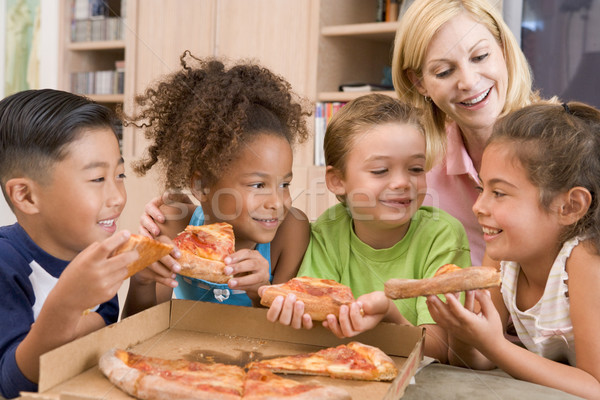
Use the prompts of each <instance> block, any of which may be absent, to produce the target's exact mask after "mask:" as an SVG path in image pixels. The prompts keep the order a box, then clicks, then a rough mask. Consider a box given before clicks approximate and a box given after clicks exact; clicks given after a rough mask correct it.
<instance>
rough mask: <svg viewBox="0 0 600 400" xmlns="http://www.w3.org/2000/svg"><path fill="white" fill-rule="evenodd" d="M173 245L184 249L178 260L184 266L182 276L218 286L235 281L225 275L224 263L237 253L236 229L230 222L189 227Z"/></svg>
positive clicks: (174, 240)
mask: <svg viewBox="0 0 600 400" xmlns="http://www.w3.org/2000/svg"><path fill="white" fill-rule="evenodd" d="M173 243H175V245H176V246H177V247H178V248H179V250H181V257H180V258H179V259H178V260H177V261H178V262H179V264H180V265H181V271H180V272H179V274H180V275H184V276H189V277H191V278H196V279H204V280H206V281H210V282H215V283H227V281H228V280H229V279H231V278H232V276H231V275H226V274H225V273H224V272H223V270H224V269H225V263H224V262H223V260H225V257H227V256H228V255H230V254H232V253H233V252H235V237H234V235H233V227H232V226H231V225H229V224H228V223H225V222H218V223H214V224H209V225H202V226H192V225H189V226H188V227H187V228H185V230H184V231H183V232H181V233H180V234H179V235H177V237H175V239H173Z"/></svg>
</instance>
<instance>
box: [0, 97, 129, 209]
mask: <svg viewBox="0 0 600 400" xmlns="http://www.w3.org/2000/svg"><path fill="white" fill-rule="evenodd" d="M116 123H117V119H116V117H115V115H114V113H113V112H112V111H111V110H110V109H109V108H107V107H105V106H103V105H100V104H97V103H94V102H93V101H91V100H89V99H87V98H85V97H82V96H79V95H75V94H72V93H68V92H63V91H60V90H54V89H41V90H25V91H22V92H18V93H15V94H13V95H11V96H8V97H6V98H5V99H3V100H2V101H0V183H1V184H2V193H3V194H4V198H5V199H6V201H7V203H8V204H9V206H10V207H11V209H12V203H11V201H10V199H9V198H8V196H7V193H6V190H5V185H6V182H7V181H8V180H9V179H12V178H14V177H19V176H27V177H29V178H31V179H34V180H35V181H36V182H40V183H42V184H43V183H45V182H46V180H47V179H48V176H49V173H50V172H51V170H52V166H53V165H54V163H56V162H58V161H61V160H62V159H64V157H65V156H66V155H67V153H66V147H67V145H68V144H70V143H72V142H73V141H75V140H76V139H77V138H78V137H79V134H80V133H81V132H82V131H83V130H85V129H90V128H103V127H107V128H110V129H111V130H112V131H113V132H115V126H116Z"/></svg>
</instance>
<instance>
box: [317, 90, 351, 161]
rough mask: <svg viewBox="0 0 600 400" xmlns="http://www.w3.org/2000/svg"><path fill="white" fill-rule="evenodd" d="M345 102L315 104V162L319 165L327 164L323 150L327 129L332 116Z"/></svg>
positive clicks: (320, 102)
mask: <svg viewBox="0 0 600 400" xmlns="http://www.w3.org/2000/svg"><path fill="white" fill-rule="evenodd" d="M344 104H346V103H344V102H339V101H333V102H329V101H328V102H322V101H319V102H317V103H316V104H315V151H314V152H315V159H314V164H315V165H317V166H324V165H325V153H324V152H323V141H324V139H325V131H326V130H327V124H328V123H329V121H330V120H331V117H333V116H334V115H335V113H336V112H337V111H338V110H339V109H340V108H342V107H343V106H344Z"/></svg>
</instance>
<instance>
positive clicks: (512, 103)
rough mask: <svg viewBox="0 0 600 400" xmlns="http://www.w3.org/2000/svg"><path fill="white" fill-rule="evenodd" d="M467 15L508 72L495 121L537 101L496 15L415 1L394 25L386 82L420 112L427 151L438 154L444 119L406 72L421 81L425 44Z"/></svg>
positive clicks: (480, 4) (476, 6) (468, 5)
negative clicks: (482, 28) (487, 38)
mask: <svg viewBox="0 0 600 400" xmlns="http://www.w3.org/2000/svg"><path fill="white" fill-rule="evenodd" d="M462 12H468V13H469V14H471V15H472V17H473V18H474V19H475V20H476V21H478V22H479V23H481V24H483V25H484V26H485V27H486V28H487V29H488V30H489V31H490V32H491V34H492V35H493V36H494V38H495V39H496V41H497V42H498V44H499V45H500V47H501V48H502V49H503V52H504V59H505V60H506V66H507V70H508V88H507V93H506V103H505V104H504V108H503V109H502V112H501V113H500V115H499V117H501V116H504V115H506V114H507V113H509V112H510V111H513V110H516V109H518V108H521V107H523V106H525V105H528V104H530V103H531V102H532V101H535V100H538V99H539V96H538V94H537V93H536V92H534V91H533V90H532V77H531V70H530V67H529V64H528V63H527V59H526V58H525V55H524V54H523V52H522V51H521V49H520V47H519V44H518V43H517V41H516V39H515V37H514V35H513V34H512V32H511V31H510V29H509V28H508V26H507V25H506V23H505V22H504V21H503V19H502V16H501V15H500V13H499V12H498V11H497V10H496V8H495V7H494V6H493V5H492V4H490V2H488V0H416V1H415V2H414V3H413V4H412V5H411V6H410V7H409V8H408V10H407V11H406V13H405V14H404V16H403V17H402V18H401V20H400V24H399V26H398V30H397V31H396V39H395V43H394V55H393V59H392V79H393V82H394V88H395V89H396V93H397V95H398V97H399V98H400V99H401V100H403V101H405V102H407V103H409V104H413V105H415V106H417V107H419V108H422V109H423V110H424V112H425V123H426V128H427V132H428V134H429V135H428V139H429V141H430V142H431V145H430V146H431V147H432V148H434V149H436V150H437V151H438V154H443V152H444V151H445V148H446V132H445V124H446V114H445V113H444V112H443V111H442V110H441V109H440V108H438V107H437V106H436V105H435V103H433V102H432V101H427V100H426V99H425V97H424V96H422V95H421V94H420V93H419V92H418V91H417V90H416V88H415V85H414V84H413V83H412V81H411V80H410V79H409V76H408V73H409V71H413V72H414V73H415V74H416V75H417V77H419V78H421V77H422V76H423V73H422V66H423V62H424V60H425V54H426V52H427V48H428V46H429V43H430V42H431V40H432V39H433V37H434V35H435V34H436V32H437V31H438V30H439V29H440V28H441V27H442V25H444V24H445V23H446V22H448V21H450V20H451V19H452V18H454V17H456V16H457V15H459V14H460V13H462Z"/></svg>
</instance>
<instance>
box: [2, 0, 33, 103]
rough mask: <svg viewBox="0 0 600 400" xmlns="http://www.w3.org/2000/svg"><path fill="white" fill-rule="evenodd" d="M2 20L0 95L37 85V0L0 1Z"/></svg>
mask: <svg viewBox="0 0 600 400" xmlns="http://www.w3.org/2000/svg"><path fill="white" fill-rule="evenodd" d="M0 6H2V8H3V9H4V10H6V12H5V13H3V14H4V15H5V19H4V21H2V23H3V29H2V33H3V36H4V37H3V39H4V40H2V45H3V51H2V57H3V60H2V61H3V62H2V66H3V71H2V76H4V84H3V93H2V95H3V97H4V96H8V95H10V94H13V93H16V92H19V91H21V90H25V89H29V88H31V87H37V86H36V85H37V82H38V79H39V73H38V65H39V59H38V55H37V50H38V49H37V42H38V40H39V26H40V21H39V14H40V11H39V10H40V0H0Z"/></svg>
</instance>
